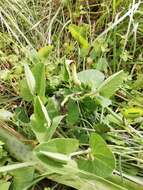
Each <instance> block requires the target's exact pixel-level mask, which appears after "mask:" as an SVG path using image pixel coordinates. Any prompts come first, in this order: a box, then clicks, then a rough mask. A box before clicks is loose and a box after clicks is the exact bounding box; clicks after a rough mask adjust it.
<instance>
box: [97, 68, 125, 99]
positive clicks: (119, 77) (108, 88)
mask: <svg viewBox="0 0 143 190" xmlns="http://www.w3.org/2000/svg"><path fill="white" fill-rule="evenodd" d="M124 79H125V73H124V72H123V71H119V72H117V73H115V74H113V75H112V76H110V77H109V78H107V79H106V80H105V81H104V82H103V83H102V84H101V85H100V86H99V88H98V91H99V93H100V94H101V95H102V96H104V97H107V98H110V97H111V96H113V95H114V93H115V92H116V90H118V88H119V87H120V85H121V84H122V83H123V80H124Z"/></svg>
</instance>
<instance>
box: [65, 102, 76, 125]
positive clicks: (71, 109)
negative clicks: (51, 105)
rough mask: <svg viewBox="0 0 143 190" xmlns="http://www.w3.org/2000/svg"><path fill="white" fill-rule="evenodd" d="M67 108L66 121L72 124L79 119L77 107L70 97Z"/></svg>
mask: <svg viewBox="0 0 143 190" xmlns="http://www.w3.org/2000/svg"><path fill="white" fill-rule="evenodd" d="M67 109H68V113H67V118H66V119H67V122H68V124H70V125H74V124H75V123H76V122H78V121H79V107H78V105H77V103H76V102H75V101H73V100H71V99H70V100H69V102H68V105H67Z"/></svg>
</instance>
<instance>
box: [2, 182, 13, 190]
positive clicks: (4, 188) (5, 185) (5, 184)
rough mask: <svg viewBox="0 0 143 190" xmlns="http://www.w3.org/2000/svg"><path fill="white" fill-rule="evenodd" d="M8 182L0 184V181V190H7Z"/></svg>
mask: <svg viewBox="0 0 143 190" xmlns="http://www.w3.org/2000/svg"><path fill="white" fill-rule="evenodd" d="M10 184H11V183H10V182H1V181H0V190H9V187H10Z"/></svg>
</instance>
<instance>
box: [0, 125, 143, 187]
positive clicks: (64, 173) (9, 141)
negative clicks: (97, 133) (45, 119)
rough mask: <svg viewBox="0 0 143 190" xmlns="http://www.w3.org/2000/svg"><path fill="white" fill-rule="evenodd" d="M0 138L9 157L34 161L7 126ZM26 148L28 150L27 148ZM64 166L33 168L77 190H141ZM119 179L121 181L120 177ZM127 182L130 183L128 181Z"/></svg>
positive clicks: (21, 142)
mask: <svg viewBox="0 0 143 190" xmlns="http://www.w3.org/2000/svg"><path fill="white" fill-rule="evenodd" d="M7 128H8V129H7ZM0 138H1V139H3V142H4V143H5V145H6V146H5V147H6V149H7V150H8V151H9V153H10V155H12V156H13V157H14V158H15V159H16V160H22V161H24V162H25V161H27V156H28V158H29V159H30V160H31V159H32V160H35V155H33V153H32V150H31V148H30V147H29V146H30V145H25V144H24V142H23V141H21V140H20V139H19V137H17V136H16V135H14V134H11V133H10V132H9V127H8V126H7V125H6V127H4V128H3V127H2V125H0ZM27 146H28V147H29V148H27ZM100 149H101V148H100ZM20 150H21V151H20ZM31 155H32V157H31ZM65 166H66V165H65ZM65 166H64V167H62V168H61V167H60V168H58V169H57V170H55V167H54V166H53V167H52V168H53V169H52V168H51V167H50V166H49V165H46V164H44V163H43V162H41V161H40V162H38V163H37V164H36V165H35V168H36V169H37V170H38V171H39V172H40V173H41V174H45V173H47V178H49V179H51V180H53V181H56V182H58V183H61V184H64V185H67V186H70V187H73V188H74V189H78V190H143V188H142V186H141V185H137V184H135V183H133V185H132V184H131V186H130V187H131V188H130V189H129V188H124V187H123V186H122V183H120V182H121V181H120V182H119V185H117V184H116V182H115V183H114V182H112V179H108V180H107V179H103V178H102V177H98V176H96V175H95V174H91V173H88V172H86V171H83V170H79V169H76V168H75V166H74V167H73V164H70V165H69V166H68V167H65ZM69 174H70V175H69ZM44 176H45V175H44ZM113 177H114V176H113ZM119 179H121V177H120V176H119ZM128 182H130V181H129V180H128ZM34 183H35V182H34ZM134 185H135V186H134ZM1 190H8V189H1ZM24 190H26V189H24Z"/></svg>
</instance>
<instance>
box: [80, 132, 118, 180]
mask: <svg viewBox="0 0 143 190" xmlns="http://www.w3.org/2000/svg"><path fill="white" fill-rule="evenodd" d="M89 144H90V148H91V154H90V157H91V159H90V160H85V159H79V161H78V165H79V168H81V169H83V170H85V171H87V172H91V173H94V174H95V175H98V176H100V177H108V176H110V175H111V174H112V172H113V170H114V169H115V158H114V155H113V153H112V152H111V150H110V149H109V148H108V146H107V145H106V143H105V141H104V140H103V139H102V138H101V137H100V136H99V135H98V134H95V133H93V134H91V136H90V139H89Z"/></svg>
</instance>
